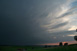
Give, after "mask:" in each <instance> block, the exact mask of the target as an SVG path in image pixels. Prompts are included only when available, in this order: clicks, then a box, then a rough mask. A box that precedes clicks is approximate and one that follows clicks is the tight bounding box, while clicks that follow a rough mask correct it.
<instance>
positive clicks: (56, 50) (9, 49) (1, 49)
mask: <svg viewBox="0 0 77 51" xmlns="http://www.w3.org/2000/svg"><path fill="white" fill-rule="evenodd" d="M19 48H21V49H23V48H24V49H27V51H77V45H70V46H61V47H48V48H44V47H39V46H0V51H18V50H17V49H19Z"/></svg>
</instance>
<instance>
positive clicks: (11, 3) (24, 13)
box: [0, 0, 77, 45]
mask: <svg viewBox="0 0 77 51" xmlns="http://www.w3.org/2000/svg"><path fill="white" fill-rule="evenodd" d="M76 28H77V1H76V0H0V45H35V44H46V43H56V42H65V41H75V40H74V37H73V36H75V35H76V34H77V32H76V31H75V30H76Z"/></svg>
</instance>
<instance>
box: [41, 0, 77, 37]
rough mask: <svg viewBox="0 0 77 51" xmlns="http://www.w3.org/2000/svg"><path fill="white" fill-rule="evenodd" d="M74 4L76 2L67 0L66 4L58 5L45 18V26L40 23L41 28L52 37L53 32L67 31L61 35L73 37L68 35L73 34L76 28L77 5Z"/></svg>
mask: <svg viewBox="0 0 77 51" xmlns="http://www.w3.org/2000/svg"><path fill="white" fill-rule="evenodd" d="M74 2H76V0H67V2H66V3H63V4H61V5H59V6H58V7H57V8H56V9H54V11H53V12H50V13H49V14H48V16H47V17H46V18H45V21H46V24H43V23H42V27H43V28H46V31H47V32H49V33H51V35H54V32H62V31H68V32H67V33H63V34H61V35H64V36H65V35H67V34H68V35H67V36H74V35H70V32H69V31H72V32H73V34H75V30H76V28H77V26H76V25H77V24H76V22H77V21H76V19H77V18H76V14H77V5H74V4H73V3H74ZM71 5H73V6H71ZM45 21H44V23H45ZM54 36H56V35H54Z"/></svg>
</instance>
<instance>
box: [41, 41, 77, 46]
mask: <svg viewBox="0 0 77 51" xmlns="http://www.w3.org/2000/svg"><path fill="white" fill-rule="evenodd" d="M62 43H63V45H64V43H68V44H69V45H70V44H76V43H77V42H76V41H66V42H62ZM40 45H59V42H57V43H47V44H40Z"/></svg>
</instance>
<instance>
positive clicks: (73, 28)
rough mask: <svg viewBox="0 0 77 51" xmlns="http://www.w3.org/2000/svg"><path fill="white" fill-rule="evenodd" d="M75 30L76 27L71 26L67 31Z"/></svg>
mask: <svg viewBox="0 0 77 51" xmlns="http://www.w3.org/2000/svg"><path fill="white" fill-rule="evenodd" d="M76 29H77V26H72V27H71V28H70V29H68V30H69V31H71V30H76Z"/></svg>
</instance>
